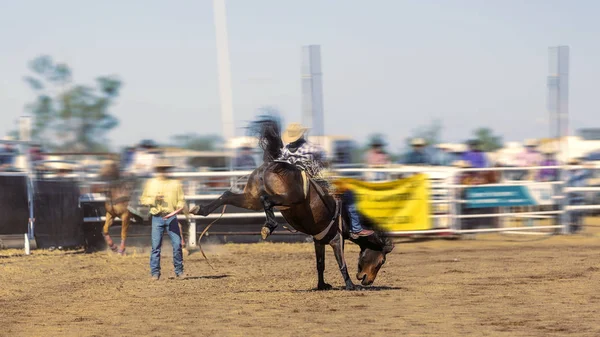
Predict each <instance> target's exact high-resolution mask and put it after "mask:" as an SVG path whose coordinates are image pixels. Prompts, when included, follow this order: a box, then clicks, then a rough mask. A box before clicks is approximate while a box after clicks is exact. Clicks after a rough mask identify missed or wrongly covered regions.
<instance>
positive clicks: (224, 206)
mask: <svg viewBox="0 0 600 337" xmlns="http://www.w3.org/2000/svg"><path fill="white" fill-rule="evenodd" d="M226 209H227V205H223V210H222V211H221V215H219V217H218V218H216V219H215V220H213V222H211V223H209V224H208V226H206V228H204V230H203V231H202V234H200V238H199V239H198V247H199V248H200V252H201V253H202V256H204V259H205V260H206V263H208V265H209V266H210V267H211V268H212V270H216V269H215V267H213V266H212V264H210V262H209V261H208V258H207V257H206V254H204V249H202V244H201V242H202V237H203V236H204V234H205V233H206V232H207V231H208V229H209V228H210V226H212V225H213V224H214V223H215V222H217V221H219V219H221V217H223V214H225V210H226Z"/></svg>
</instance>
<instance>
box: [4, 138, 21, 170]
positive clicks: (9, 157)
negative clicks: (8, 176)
mask: <svg viewBox="0 0 600 337" xmlns="http://www.w3.org/2000/svg"><path fill="white" fill-rule="evenodd" d="M2 140H4V141H6V142H7V143H3V144H2V147H1V149H0V170H7V169H10V168H12V167H14V166H15V159H16V158H17V155H18V154H19V152H18V151H17V149H16V148H15V146H14V145H13V144H11V143H8V142H11V141H14V138H12V137H10V136H6V137H4V138H3V139H2Z"/></svg>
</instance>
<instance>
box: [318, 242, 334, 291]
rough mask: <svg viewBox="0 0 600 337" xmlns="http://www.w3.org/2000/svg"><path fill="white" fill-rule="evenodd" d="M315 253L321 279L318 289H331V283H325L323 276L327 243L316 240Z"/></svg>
mask: <svg viewBox="0 0 600 337" xmlns="http://www.w3.org/2000/svg"><path fill="white" fill-rule="evenodd" d="M315 255H316V257H317V277H318V279H319V281H318V283H317V289H318V290H329V289H331V284H327V283H325V280H324V278H323V272H324V271H325V245H324V244H322V243H318V242H317V241H315Z"/></svg>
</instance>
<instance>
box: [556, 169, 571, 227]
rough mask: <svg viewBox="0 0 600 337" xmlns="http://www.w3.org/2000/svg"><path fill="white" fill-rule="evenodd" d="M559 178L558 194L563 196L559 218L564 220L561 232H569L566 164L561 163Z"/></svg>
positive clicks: (559, 207) (559, 206)
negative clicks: (566, 207)
mask: <svg viewBox="0 0 600 337" xmlns="http://www.w3.org/2000/svg"><path fill="white" fill-rule="evenodd" d="M558 172H559V174H558V176H559V179H560V182H561V183H560V184H558V185H557V186H558V194H559V195H561V196H562V198H560V199H559V200H560V201H559V203H558V210H559V211H561V213H560V214H559V215H558V219H559V221H561V222H562V228H561V234H569V225H570V223H569V222H570V219H569V217H568V216H567V215H568V212H567V211H565V206H566V204H567V203H568V193H565V183H566V180H567V175H566V172H565V166H564V165H561V166H560V169H559V171H558Z"/></svg>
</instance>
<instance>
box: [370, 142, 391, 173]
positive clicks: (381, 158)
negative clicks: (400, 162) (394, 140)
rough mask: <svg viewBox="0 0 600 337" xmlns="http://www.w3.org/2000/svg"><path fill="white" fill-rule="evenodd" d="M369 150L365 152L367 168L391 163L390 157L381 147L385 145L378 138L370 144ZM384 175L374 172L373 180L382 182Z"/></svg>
mask: <svg viewBox="0 0 600 337" xmlns="http://www.w3.org/2000/svg"><path fill="white" fill-rule="evenodd" d="M370 145H371V149H370V150H369V151H367V154H366V156H365V161H366V163H367V165H368V166H369V167H382V166H384V165H388V164H390V163H391V161H390V156H389V155H388V154H387V153H386V152H385V150H384V149H383V147H384V146H385V143H384V142H383V140H382V139H380V138H375V139H373V141H372V142H371V144H370ZM384 179H385V173H383V172H376V173H375V176H374V180H384Z"/></svg>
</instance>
